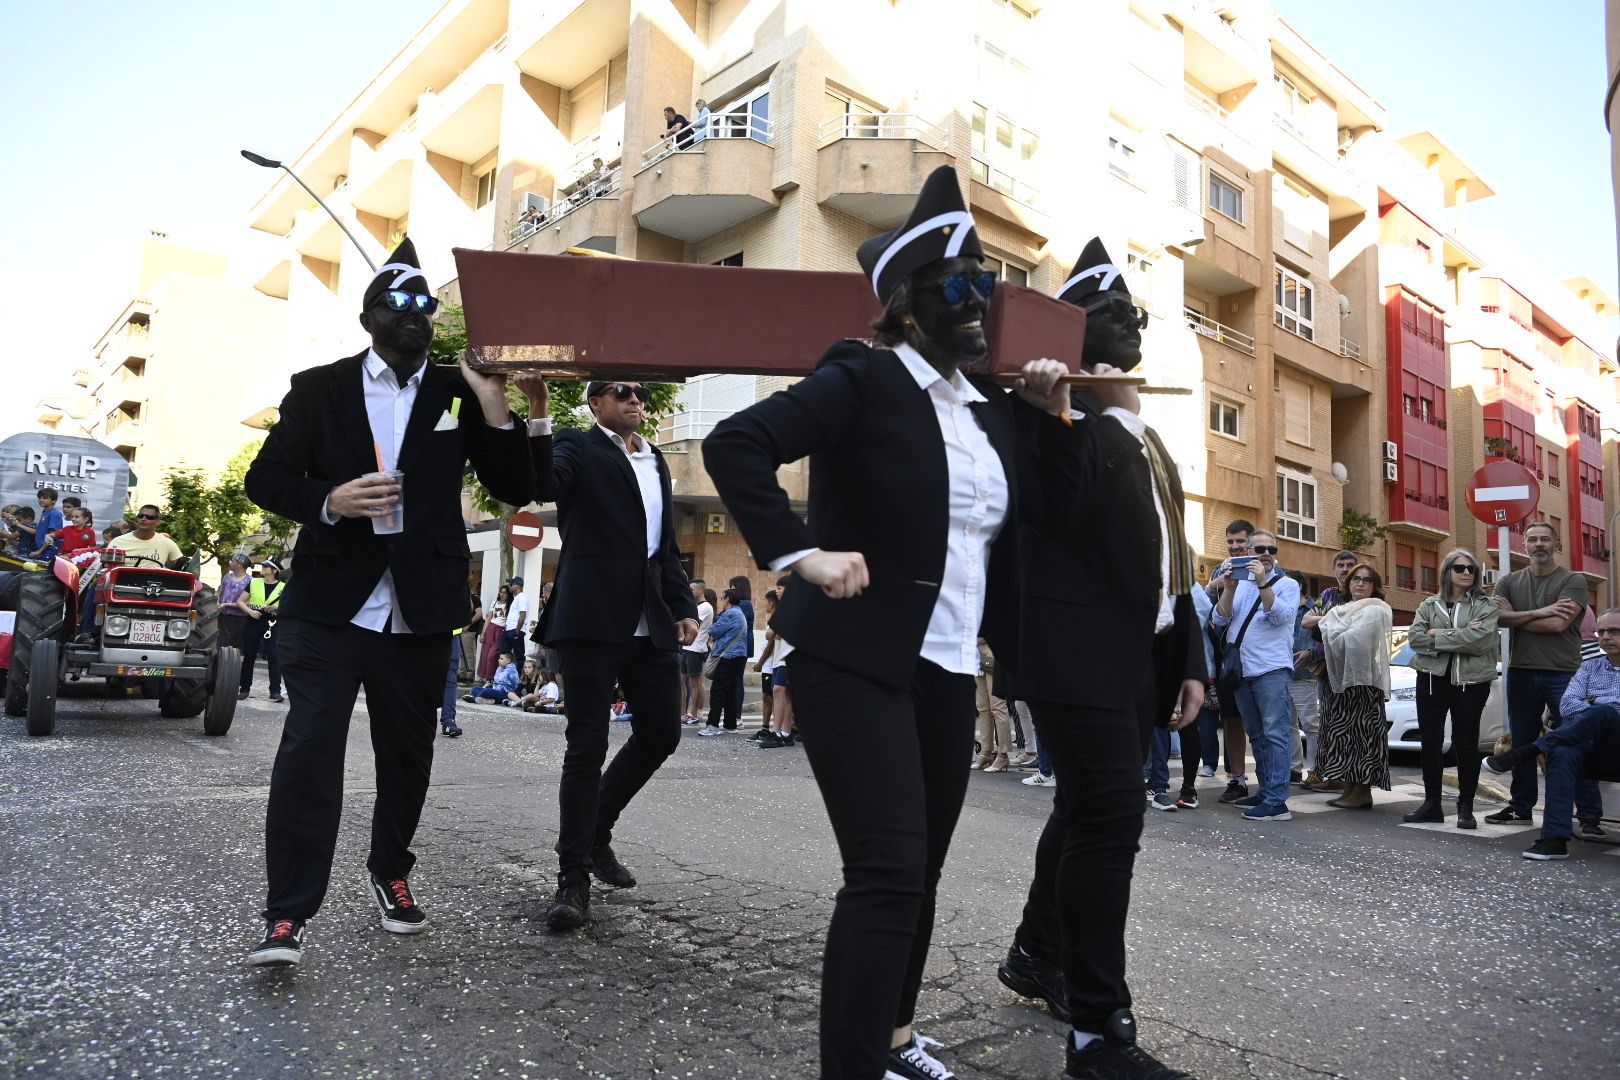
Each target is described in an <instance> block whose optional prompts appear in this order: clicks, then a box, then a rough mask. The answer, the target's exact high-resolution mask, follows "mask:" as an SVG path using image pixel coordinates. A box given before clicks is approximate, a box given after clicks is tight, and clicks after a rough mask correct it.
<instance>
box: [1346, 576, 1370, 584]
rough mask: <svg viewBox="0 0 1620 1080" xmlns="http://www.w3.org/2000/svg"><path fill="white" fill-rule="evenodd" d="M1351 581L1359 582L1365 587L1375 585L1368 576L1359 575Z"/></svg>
mask: <svg viewBox="0 0 1620 1080" xmlns="http://www.w3.org/2000/svg"><path fill="white" fill-rule="evenodd" d="M1350 580H1351V581H1359V582H1361V583H1362V584H1363V585H1371V584H1372V583H1373V579H1372V578H1370V577H1368V576H1367V575H1366V574H1357V575H1356V576H1355V577H1353V578H1351V579H1350Z"/></svg>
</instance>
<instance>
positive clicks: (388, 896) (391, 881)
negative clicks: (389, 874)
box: [367, 874, 428, 934]
mask: <svg viewBox="0 0 1620 1080" xmlns="http://www.w3.org/2000/svg"><path fill="white" fill-rule="evenodd" d="M367 876H368V877H369V879H370V881H371V897H372V899H373V900H376V901H377V906H378V907H379V908H381V909H382V924H383V929H384V930H387V931H388V932H389V933H391V934H420V933H421V932H422V931H424V930H426V929H427V928H428V921H427V913H426V912H424V911H423V910H422V909H421V908H419V907H417V906H416V897H414V896H412V895H411V887H410V885H409V884H407V883H406V881H405V879H404V878H402V877H398V878H388V879H387V880H386V881H385V880H383V879H382V878H380V877H378V876H377V875H376V874H369V875H367Z"/></svg>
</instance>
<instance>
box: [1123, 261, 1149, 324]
mask: <svg viewBox="0 0 1620 1080" xmlns="http://www.w3.org/2000/svg"><path fill="white" fill-rule="evenodd" d="M1125 281H1126V284H1128V285H1130V287H1131V295H1132V296H1134V297H1135V298H1136V302H1137V303H1139V304H1141V305H1142V306H1143V307H1144V308H1146V309H1148V310H1149V311H1151V310H1152V309H1153V260H1152V259H1149V258H1148V257H1147V256H1146V255H1144V254H1143V253H1142V252H1140V251H1138V250H1137V249H1136V248H1131V249H1130V250H1129V251H1127V252H1126V253H1125Z"/></svg>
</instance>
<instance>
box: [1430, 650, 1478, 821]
mask: <svg viewBox="0 0 1620 1080" xmlns="http://www.w3.org/2000/svg"><path fill="white" fill-rule="evenodd" d="M1490 696H1491V684H1490V683H1488V682H1482V683H1475V684H1474V685H1472V686H1453V685H1452V683H1451V681H1450V680H1449V679H1447V678H1446V677H1445V676H1444V675H1427V674H1424V673H1423V672H1419V673H1418V677H1417V714H1418V737H1419V738H1420V739H1421V740H1422V763H1423V797H1424V798H1425V799H1429V800H1433V801H1435V802H1439V801H1440V776H1441V772H1442V769H1443V767H1442V765H1441V758H1442V756H1443V755H1442V753H1441V750H1440V748H1441V746H1442V744H1443V743H1444V742H1445V737H1446V730H1445V729H1446V713H1448V712H1449V713H1450V714H1451V748H1452V749H1453V750H1455V751H1456V752H1457V801H1458V803H1460V804H1463V805H1471V804H1472V803H1473V801H1474V793H1475V791H1477V790H1478V789H1479V762H1480V756H1479V718H1480V715H1481V714H1482V713H1483V712H1484V711H1485V701H1486V699H1487V698H1489V697H1490Z"/></svg>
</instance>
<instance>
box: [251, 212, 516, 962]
mask: <svg viewBox="0 0 1620 1080" xmlns="http://www.w3.org/2000/svg"><path fill="white" fill-rule="evenodd" d="M437 307H438V301H437V300H436V299H435V298H434V296H433V294H432V293H431V292H430V291H429V290H428V283H427V280H426V278H425V277H424V276H423V274H422V271H421V268H420V265H419V264H418V263H417V260H416V249H415V247H414V246H413V245H412V244H411V242H410V240H409V239H406V240H405V241H403V242H402V243H401V244H400V246H399V247H398V248H397V249H396V250H395V251H394V253H393V254H392V255H390V256H389V257H388V262H387V264H386V265H385V266H383V267H382V269H380V270H378V271H377V274H376V276H375V277H374V278H373V279H372V281H371V284H370V285H369V286H367V288H366V291H365V297H364V301H363V303H362V305H361V311H360V325H361V326H362V327H364V328H365V330H366V332H367V333H369V334H370V335H371V347H370V348H369V349H367V350H366V351H365V352H363V353H359V354H356V355H354V356H351V357H348V358H347V359H344V360H339V361H337V362H336V363H333V364H327V365H325V366H323V367H317V368H311V369H309V370H308V371H301V372H299V373H298V374H297V375H295V376H293V380H292V388H291V389H290V390H289V391H288V393H287V396H286V398H285V399H283V401H282V403H281V418H280V420H279V422H277V423H276V425H275V426H274V427H272V428H271V429H270V434H269V436H268V437H267V438H266V439H265V441H264V446H263V447H262V448H261V449H260V451H259V456H258V458H257V459H256V460H255V461H254V462H253V465H252V467H251V468H250V469H249V470H248V473H247V478H246V484H245V486H246V489H247V494H248V497H249V498H251V499H252V500H253V501H254V502H255V503H257V504H258V505H260V506H262V507H264V508H265V509H266V510H269V511H271V512H273V513H277V514H280V515H282V516H283V517H288V518H292V519H293V520H294V521H297V522H298V523H299V524H300V525H302V526H303V528H302V530H301V531H300V532H299V535H298V543H297V545H296V546H295V547H294V548H293V556H294V558H295V560H296V568H297V574H296V575H295V576H294V577H293V579H292V581H290V582H289V583H288V585H287V589H286V592H285V594H284V595H283V597H282V600H281V605H280V622H279V625H278V626H277V629H276V637H277V646H278V649H279V651H280V654H281V666H282V670H283V672H284V673H285V676H286V680H287V689H288V692H289V696H290V698H291V705H290V707H289V708H288V711H287V721H286V726H285V727H284V728H283V730H282V735H281V745H280V747H279V748H278V749H277V751H276V762H275V767H274V769H273V770H272V772H271V775H270V803H269V810H268V813H267V816H266V822H265V846H266V862H267V864H268V871H269V890H268V899H267V900H266V902H265V907H264V918H265V922H266V931H265V936H264V940H263V941H262V942H261V943H260V944H259V946H258V948H256V949H254V950H253V952H252V953H251V954H250V955H249V957H248V963H250V964H253V965H267V964H296V963H298V962H299V960H300V959H302V955H303V952H302V949H303V932H304V923H305V921H306V920H308V919H309V918H310V917H312V916H313V915H314V914H315V912H316V910H317V909H318V908H319V907H320V904H321V900H322V898H323V897H324V896H325V895H326V887H327V882H328V879H329V878H330V876H331V869H332V855H333V851H334V849H335V846H336V843H337V831H338V815H339V812H340V810H341V809H342V804H343V755H344V750H345V748H346V746H347V743H348V732H349V718H350V715H351V713H352V711H353V709H354V702H355V697H356V694H357V692H358V690H359V689H360V687H362V686H364V687H365V691H366V710H367V713H368V714H369V719H370V728H371V745H372V750H373V752H374V754H375V756H376V783H377V799H376V803H375V806H374V809H373V811H372V819H371V853H370V857H369V859H368V860H367V869H368V870H369V872H370V873H369V882H368V887H369V889H370V892H371V896H372V898H373V900H374V901H375V902H376V904H377V906H378V908H379V909H380V910H381V912H382V924H383V929H385V930H388V931H391V932H392V933H396V934H415V933H420V932H421V931H423V930H425V929H427V917H426V915H425V914H424V913H423V911H422V909H421V908H420V907H418V906H417V904H416V900H415V897H414V896H413V895H412V893H411V889H410V886H409V885H408V884H407V880H406V879H407V875H408V874H409V873H410V871H411V867H412V865H413V864H414V862H415V856H413V855H412V854H411V850H410V846H411V839H412V837H413V836H414V835H415V833H416V825H417V821H418V819H419V818H420V816H421V812H422V803H423V800H424V799H425V798H426V795H427V787H428V777H429V773H430V771H431V768H432V763H433V735H434V727H435V720H436V713H437V710H438V707H439V703H440V699H441V698H442V697H443V695H444V675H445V671H446V669H447V667H448V665H449V661H450V635H451V634H453V633H455V632H456V631H457V629H458V628H459V627H462V626H465V625H466V623H467V621H468V617H469V612H470V608H469V606H468V603H467V560H468V558H469V555H468V550H467V538H466V530H465V526H464V525H463V523H462V518H461V489H462V483H463V480H462V477H463V473H464V470H465V468H466V464H467V463H468V462H471V463H472V466H473V468H474V469H475V470H476V471H477V474H478V478H479V479H480V480H481V481H482V482H483V483H484V486H485V487H487V488H488V489H489V490H490V492H491V493H492V494H493V495H494V496H495V497H496V498H498V499H500V500H502V501H503V502H507V503H511V504H512V505H514V506H521V505H523V504H524V503H527V502H529V501H530V500H531V499H532V498H533V496H534V472H533V467H532V465H531V462H530V458H529V454H528V448H527V445H526V436H525V432H524V431H523V430H522V429H521V428H520V427H519V426H518V425H517V423H516V417H514V416H513V415H512V413H511V411H510V410H509V409H508V408H507V405H506V396H505V394H506V387H505V379H504V378H503V377H501V376H494V377H491V376H486V375H480V374H478V373H477V372H474V371H472V370H471V369H469V368H468V367H467V366H466V364H465V362H463V364H462V365H461V370H460V373H459V374H458V373H457V372H455V371H451V370H446V369H444V368H438V367H434V366H433V365H431V364H429V363H428V362H427V353H428V345H429V343H430V342H431V341H432V339H433V325H432V323H431V322H430V321H429V318H428V317H429V316H430V315H432V314H433V312H434V311H435V310H436V308H437ZM385 519H387V520H388V521H391V522H399V523H400V525H398V526H393V527H390V526H389V525H387V524H385Z"/></svg>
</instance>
